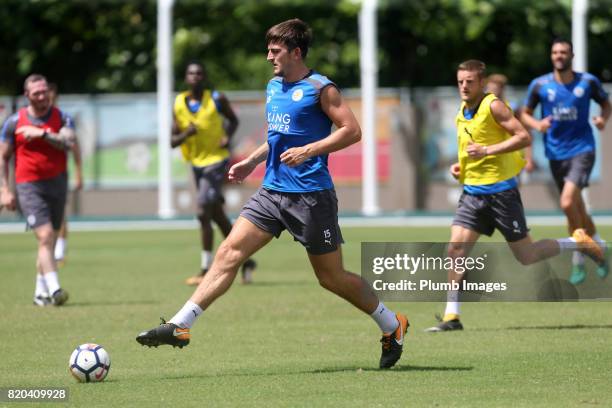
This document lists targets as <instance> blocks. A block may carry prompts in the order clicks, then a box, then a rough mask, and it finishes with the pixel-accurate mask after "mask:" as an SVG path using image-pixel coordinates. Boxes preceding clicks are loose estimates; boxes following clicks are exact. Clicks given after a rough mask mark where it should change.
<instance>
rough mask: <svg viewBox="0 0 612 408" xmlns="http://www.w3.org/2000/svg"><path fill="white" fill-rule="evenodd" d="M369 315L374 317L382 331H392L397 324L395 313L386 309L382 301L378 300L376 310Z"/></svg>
mask: <svg viewBox="0 0 612 408" xmlns="http://www.w3.org/2000/svg"><path fill="white" fill-rule="evenodd" d="M370 316H372V319H374V321H375V322H376V324H377V325H378V327H380V330H382V332H383V333H393V332H394V331H395V329H397V326H399V322H398V321H397V317H395V313H393V312H392V311H391V310H389V309H387V307H386V306H385V305H384V304H383V302H378V307H376V310H374V313H372V314H371V315H370Z"/></svg>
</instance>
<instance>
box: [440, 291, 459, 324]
mask: <svg viewBox="0 0 612 408" xmlns="http://www.w3.org/2000/svg"><path fill="white" fill-rule="evenodd" d="M460 304H461V303H460V302H459V291H458V290H449V291H448V292H446V310H445V311H444V318H443V319H442V320H444V321H445V322H446V321H449V320H455V319H459V306H460Z"/></svg>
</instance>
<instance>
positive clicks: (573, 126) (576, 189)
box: [521, 38, 611, 284]
mask: <svg viewBox="0 0 612 408" xmlns="http://www.w3.org/2000/svg"><path fill="white" fill-rule="evenodd" d="M573 58H574V52H573V46H572V43H571V42H570V41H568V40H566V39H562V38H558V39H555V40H554V41H553V43H552V48H551V53H550V59H551V61H552V65H553V72H551V73H548V74H546V75H542V76H540V77H538V78H536V79H534V80H533V81H532V82H531V84H530V85H529V89H528V90H527V97H526V99H525V106H524V108H523V111H522V113H521V120H522V121H523V123H525V124H526V125H527V126H529V127H531V128H533V129H536V130H537V131H539V132H542V133H543V134H544V146H545V152H546V157H547V158H548V160H549V161H550V169H551V172H552V175H553V177H554V180H555V183H556V185H557V188H558V189H559V192H560V194H561V198H560V206H561V209H562V210H563V212H564V213H565V215H566V217H567V223H568V229H569V232H570V234H571V233H573V231H575V230H576V229H578V228H584V229H586V231H587V233H588V235H590V236H592V237H593V239H595V240H596V241H597V242H598V243H599V244H600V246H601V247H602V249H604V250H605V247H606V243H605V242H604V241H603V240H602V239H601V237H600V236H599V234H597V231H596V229H595V224H594V223H593V219H592V218H591V216H590V215H589V214H588V213H587V210H586V206H585V203H584V200H583V199H582V194H581V193H582V189H583V188H585V187H587V186H588V185H589V177H590V175H591V171H592V170H593V164H594V163H595V139H594V137H593V131H592V129H591V126H590V124H589V105H590V103H591V99H593V100H594V101H595V102H597V103H598V104H599V105H600V106H601V113H600V114H599V115H598V116H595V117H593V119H592V121H593V124H594V125H595V126H596V127H597V128H598V129H599V130H603V129H604V127H605V126H606V123H607V121H608V119H609V118H610V112H611V108H610V101H609V100H608V94H607V93H606V91H605V90H604V89H603V88H602V86H601V83H600V82H599V80H598V79H597V78H596V77H595V76H593V75H591V74H589V73H588V72H574V71H573V70H572V59H573ZM538 104H540V105H541V107H542V119H541V120H537V119H535V118H534V116H533V111H534V109H535V108H536V106H537V105H538ZM572 263H573V268H572V274H571V276H570V282H572V283H573V284H580V283H582V282H583V281H584V279H585V278H586V272H585V269H584V256H583V254H581V253H579V252H577V251H576V252H574V256H573V259H572ZM607 274H608V265H607V263H606V262H605V261H604V262H603V263H601V264H599V265H598V266H597V275H598V276H599V277H600V278H605V277H606V276H607Z"/></svg>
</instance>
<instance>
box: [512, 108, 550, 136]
mask: <svg viewBox="0 0 612 408" xmlns="http://www.w3.org/2000/svg"><path fill="white" fill-rule="evenodd" d="M520 116H521V122H523V124H525V126H528V127H530V128H531V129H535V130H537V131H538V132H541V133H544V132H546V131H547V130H548V128H550V126H551V124H552V117H550V116H547V117H545V118H544V119H542V120H537V119H536V118H534V117H533V109H531V108H529V107H527V106H525V107H523V109H521V115H520Z"/></svg>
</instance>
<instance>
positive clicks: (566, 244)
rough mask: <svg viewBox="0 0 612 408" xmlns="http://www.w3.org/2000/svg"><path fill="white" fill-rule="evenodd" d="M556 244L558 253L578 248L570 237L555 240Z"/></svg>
mask: <svg viewBox="0 0 612 408" xmlns="http://www.w3.org/2000/svg"><path fill="white" fill-rule="evenodd" d="M557 243H558V244H559V250H560V251H573V250H575V249H577V248H578V245H577V244H576V240H575V239H574V238H571V237H570V238H559V239H558V240H557Z"/></svg>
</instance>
